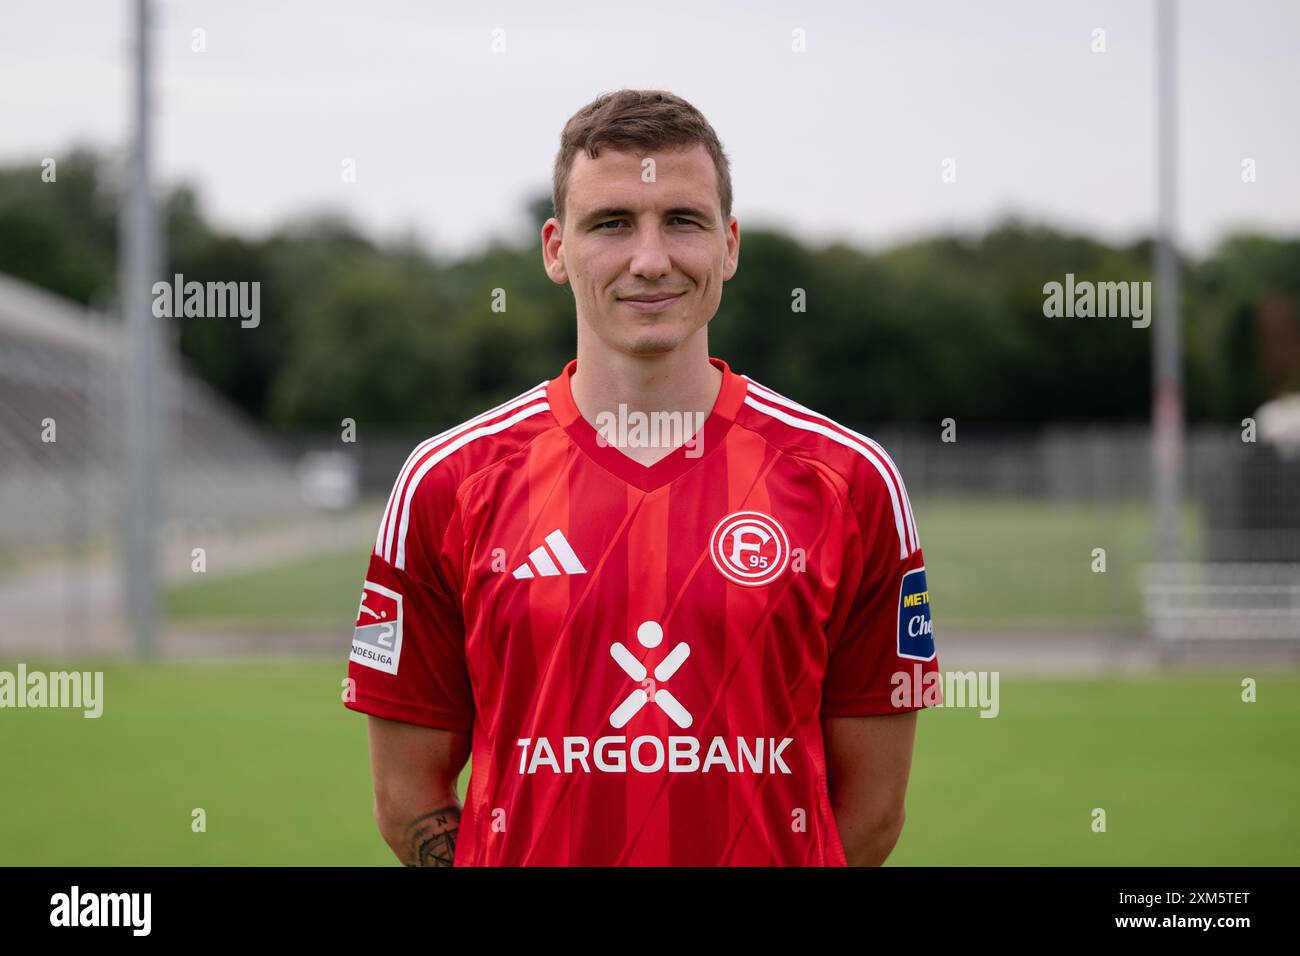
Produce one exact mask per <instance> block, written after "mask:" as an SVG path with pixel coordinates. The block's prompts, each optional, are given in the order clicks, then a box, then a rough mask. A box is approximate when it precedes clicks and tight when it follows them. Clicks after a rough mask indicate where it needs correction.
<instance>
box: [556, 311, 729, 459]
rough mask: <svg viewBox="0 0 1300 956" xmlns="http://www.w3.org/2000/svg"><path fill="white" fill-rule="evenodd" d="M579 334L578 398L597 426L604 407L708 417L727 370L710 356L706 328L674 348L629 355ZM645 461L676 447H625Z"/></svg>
mask: <svg viewBox="0 0 1300 956" xmlns="http://www.w3.org/2000/svg"><path fill="white" fill-rule="evenodd" d="M584 338H585V337H584V336H582V335H579V337H578V367H577V369H575V371H574V373H573V377H572V379H571V380H570V383H569V384H570V388H571V390H572V393H573V402H574V404H575V405H576V406H577V407H578V411H579V412H580V413H581V414H582V417H583V418H585V419H586V420H587V421H588V422H589V423H590V424H591V425H592V426H593V427H596V426H597V424H598V423H597V416H598V415H601V414H602V413H612V414H614V415H618V414H619V406H620V405H622V406H624V408H625V410H626V412H628V413H632V412H641V413H644V414H646V415H650V414H653V413H655V412H682V413H687V414H689V415H691V416H692V420H695V421H700V422H702V421H704V420H705V419H706V418H707V417H708V415H709V412H711V411H712V410H713V406H714V403H715V402H716V401H717V398H718V392H719V391H720V390H721V388H722V372H721V371H720V370H718V369H717V368H716V367H714V365H713V364H712V363H711V362H710V361H709V345H708V338H707V336H706V334H705V330H704V329H700V331H699V332H698V333H696V335H694V336H693V337H692V338H691V339H690V340H688V341H686V342H683V343H682V345H681V346H680V347H678V348H676V349H674V350H673V351H672V352H666V353H663V354H660V355H644V356H642V355H627V354H626V353H623V352H618V351H614V350H612V349H608V348H606V347H605V346H604V344H603V343H601V342H595V343H592V342H584ZM619 450H620V451H622V452H623V453H624V454H626V455H627V456H628V457H629V458H632V459H633V460H634V461H638V462H640V463H641V464H643V465H650V464H653V463H654V462H655V461H658V460H659V459H660V458H663V457H664V456H665V455H667V454H669V453H670V452H671V451H672V450H673V449H672V448H665V447H658V448H635V447H628V448H620V449H619Z"/></svg>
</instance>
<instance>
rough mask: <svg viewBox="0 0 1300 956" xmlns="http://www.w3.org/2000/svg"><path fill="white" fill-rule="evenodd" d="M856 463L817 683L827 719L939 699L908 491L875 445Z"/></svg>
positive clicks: (927, 600)
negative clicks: (841, 560) (838, 584)
mask: <svg viewBox="0 0 1300 956" xmlns="http://www.w3.org/2000/svg"><path fill="white" fill-rule="evenodd" d="M866 452H870V453H869V454H868V453H866ZM858 464H859V465H860V467H858V468H856V469H855V470H854V473H853V474H852V475H851V476H850V480H849V504H850V507H849V508H848V509H847V513H846V515H845V520H846V522H847V523H848V525H849V527H848V528H847V529H846V534H845V536H844V540H845V541H846V554H845V560H844V565H843V567H844V574H843V585H842V589H841V590H840V592H839V593H838V594H837V601H836V605H835V606H836V609H837V610H836V613H835V614H834V615H833V616H832V630H831V632H830V633H829V634H828V650H827V663H826V675H825V678H824V680H823V684H822V708H821V713H822V715H823V716H828V717H866V716H876V715H882V714H897V713H905V712H907V711H912V710H919V709H920V708H922V707H930V706H935V705H936V704H939V703H941V698H940V696H939V694H940V681H939V680H938V670H939V661H938V655H937V653H936V650H935V644H934V629H933V628H934V625H933V622H932V620H931V616H930V592H929V588H928V586H927V584H926V575H925V556H924V554H923V552H922V551H921V542H920V536H919V534H918V533H917V530H916V521H915V517H914V516H913V514H912V508H911V502H910V501H909V499H908V496H907V489H906V488H905V487H904V485H903V480H902V475H901V474H900V473H899V471H898V469H897V468H896V467H895V466H894V463H893V461H892V460H890V458H889V456H888V455H887V454H886V453H885V452H884V450H883V449H880V447H879V446H878V445H874V443H873V444H872V445H871V446H868V447H867V448H866V451H864V454H863V455H862V456H861V458H860V461H859V462H858ZM929 674H934V675H936V676H935V677H929V678H927V676H926V675H929Z"/></svg>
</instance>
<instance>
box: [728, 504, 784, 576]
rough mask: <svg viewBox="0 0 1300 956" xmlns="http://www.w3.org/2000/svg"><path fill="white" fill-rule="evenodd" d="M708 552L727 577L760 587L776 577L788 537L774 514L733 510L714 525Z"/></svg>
mask: <svg viewBox="0 0 1300 956" xmlns="http://www.w3.org/2000/svg"><path fill="white" fill-rule="evenodd" d="M709 555H710V557H712V558H713V566H714V567H715V568H717V569H718V570H719V571H721V572H722V574H723V576H724V577H726V579H727V580H728V581H732V582H734V583H736V584H743V585H744V586H745V587H750V588H756V587H762V586H763V585H765V584H771V583H772V582H773V581H775V580H776V579H777V578H778V577H780V576H781V572H782V571H784V570H785V568H786V565H788V564H789V563H790V541H789V539H788V538H787V537H786V536H785V529H784V528H782V527H781V526H780V525H779V524H777V523H776V519H775V518H772V517H770V516H768V515H765V514H762V513H761V512H758V511H737V512H735V513H734V514H729V515H727V516H726V517H725V518H723V519H722V520H721V521H719V522H718V523H717V525H716V526H715V527H714V529H713V535H712V537H711V538H710V540H709Z"/></svg>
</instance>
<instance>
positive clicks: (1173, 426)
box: [1151, 0, 1183, 565]
mask: <svg viewBox="0 0 1300 956" xmlns="http://www.w3.org/2000/svg"><path fill="white" fill-rule="evenodd" d="M1177 28H1178V24H1177V19H1176V6H1175V3H1174V0H1158V2H1157V6H1156V197H1157V198H1156V214H1157V235H1156V244H1155V260H1156V261H1155V272H1156V286H1155V288H1156V295H1155V342H1154V343H1153V348H1152V350H1151V359H1152V384H1153V390H1152V391H1153V394H1152V407H1151V418H1152V463H1153V465H1154V481H1153V492H1154V495H1155V511H1156V559H1157V561H1158V562H1159V563H1160V564H1162V565H1163V564H1172V563H1176V562H1177V561H1179V560H1180V558H1181V542H1180V534H1179V517H1180V515H1179V503H1180V502H1181V501H1182V460H1183V386H1182V329H1181V321H1180V316H1181V306H1180V301H1179V298H1180V297H1179V268H1178V250H1177V245H1176V226H1177V223H1176V214H1177V203H1178V89H1177V81H1178V62H1177V40H1178V33H1177Z"/></svg>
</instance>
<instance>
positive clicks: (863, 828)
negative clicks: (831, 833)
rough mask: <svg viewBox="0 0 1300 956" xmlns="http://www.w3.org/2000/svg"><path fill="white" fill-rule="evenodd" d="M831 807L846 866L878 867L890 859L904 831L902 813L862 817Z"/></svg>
mask: <svg viewBox="0 0 1300 956" xmlns="http://www.w3.org/2000/svg"><path fill="white" fill-rule="evenodd" d="M832 809H833V810H834V813H835V819H836V822H837V824H838V826H839V829H840V842H841V843H843V844H844V855H845V857H846V859H847V862H848V865H849V866H880V865H882V864H883V863H884V862H885V860H886V859H888V858H889V854H890V853H892V852H893V851H894V847H895V846H896V845H897V844H898V838H899V837H900V836H901V835H902V833H903V819H904V816H903V814H901V813H900V814H899V815H898V816H897V817H892V816H885V817H863V816H862V815H861V814H852V813H849V812H848V811H846V810H844V809H842V808H840V807H837V806H835V805H834V804H832Z"/></svg>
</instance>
